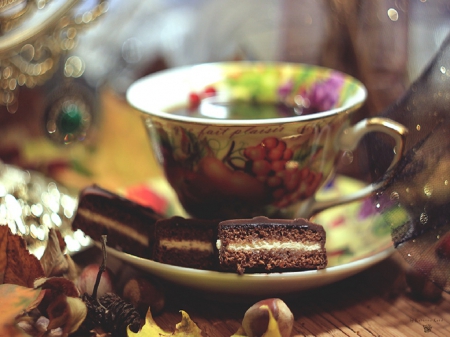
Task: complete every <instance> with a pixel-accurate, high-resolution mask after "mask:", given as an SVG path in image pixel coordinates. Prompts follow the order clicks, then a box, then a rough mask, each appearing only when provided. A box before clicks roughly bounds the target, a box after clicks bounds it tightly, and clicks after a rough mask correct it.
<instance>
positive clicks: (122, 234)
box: [72, 185, 162, 258]
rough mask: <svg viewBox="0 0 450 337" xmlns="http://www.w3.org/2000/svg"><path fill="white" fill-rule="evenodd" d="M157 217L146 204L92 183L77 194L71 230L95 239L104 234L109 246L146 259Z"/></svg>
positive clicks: (158, 215)
mask: <svg viewBox="0 0 450 337" xmlns="http://www.w3.org/2000/svg"><path fill="white" fill-rule="evenodd" d="M161 218H162V216H161V215H160V214H158V213H156V212H155V211H154V210H153V209H151V208H149V207H145V206H141V205H139V204H137V203H135V202H133V201H131V200H129V199H126V198H123V197H121V196H119V195H117V194H115V193H112V192H110V191H107V190H105V189H103V188H101V187H99V186H97V185H93V186H89V187H87V188H85V189H83V190H82V191H81V192H80V194H79V202H78V208H77V212H76V215H75V218H74V220H73V222H72V229H73V230H77V229H80V230H81V231H83V232H84V233H85V234H86V235H88V236H90V237H91V238H92V239H93V240H95V241H100V240H101V236H102V235H105V234H106V235H107V245H108V246H109V247H112V248H115V249H117V250H120V251H123V252H126V253H129V254H132V255H135V256H139V257H145V258H150V257H151V253H152V249H153V246H152V244H153V234H154V228H155V222H156V221H157V220H158V219H161Z"/></svg>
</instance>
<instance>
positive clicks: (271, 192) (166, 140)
mask: <svg viewBox="0 0 450 337" xmlns="http://www.w3.org/2000/svg"><path fill="white" fill-rule="evenodd" d="M221 70H222V71H223V79H222V80H220V81H218V82H215V83H205V85H204V86H203V87H201V86H200V87H196V88H195V89H192V91H190V92H187V93H186V101H185V108H186V110H187V111H186V110H183V111H182V112H179V111H178V112H177V113H175V114H176V115H178V113H180V114H182V115H183V116H195V117H197V118H198V117H205V116H203V115H202V114H201V111H199V110H201V108H202V107H203V105H202V103H208V102H211V101H214V102H216V98H217V102H222V101H221V99H222V98H223V97H225V99H228V100H229V101H227V102H244V103H256V106H257V108H256V109H255V107H254V106H251V104H248V106H246V105H245V104H244V108H245V109H246V111H244V112H240V114H241V115H240V118H237V119H250V120H253V119H255V120H256V119H261V118H273V116H275V117H285V115H282V114H281V113H279V112H278V111H279V110H276V112H275V115H274V113H273V110H274V109H278V108H279V107H280V106H283V107H285V106H286V107H288V108H291V110H292V109H294V110H295V109H297V111H295V114H292V112H291V114H290V115H286V116H293V115H299V114H307V113H313V112H317V111H323V110H328V109H330V108H333V107H336V106H342V104H343V101H345V100H346V99H347V97H349V96H351V95H353V93H354V92H355V89H359V87H358V85H357V84H356V83H355V82H353V81H351V80H347V79H346V77H345V75H344V74H341V73H339V72H336V71H331V70H326V69H321V70H318V68H316V67H308V66H302V67H298V66H292V67H291V66H288V67H279V66H277V65H274V66H270V65H269V66H267V65H264V66H261V67H258V66H252V67H248V68H247V67H242V66H231V67H224V68H223V69H222V68H221ZM352 86H353V88H352ZM211 97H212V98H211ZM207 99H209V101H205V100H207ZM260 103H261V104H260ZM230 105H231V106H233V104H230ZM264 105H265V106H266V107H267V106H268V105H271V106H270V108H271V109H272V112H268V111H267V110H264V109H262V108H261V107H263V106H264ZM199 107H200V109H198V108H199ZM217 118H220V117H217ZM205 120H206V118H203V120H202V123H197V122H195V123H191V124H189V123H188V124H186V123H184V122H182V121H175V120H172V121H171V120H168V119H164V118H161V119H160V118H157V117H154V116H153V117H152V119H151V121H150V119H149V120H148V121H149V122H148V123H149V124H151V125H152V126H153V127H152V128H151V129H150V130H151V137H152V142H153V144H154V145H155V146H154V148H155V152H156V153H157V157H159V159H160V162H161V163H162V165H163V167H164V172H165V174H166V177H167V179H168V181H169V183H170V184H171V185H172V187H174V189H175V191H176V192H177V194H178V198H179V200H180V202H181V204H182V205H183V207H184V208H185V210H186V211H187V212H188V213H189V214H190V215H193V216H199V217H218V216H219V217H235V216H244V215H245V216H256V215H261V214H271V215H274V214H275V212H277V211H279V210H280V209H283V208H286V207H288V206H291V205H293V204H294V203H296V202H297V201H299V200H305V199H307V198H308V197H310V196H312V195H313V194H314V193H315V192H316V191H317V189H318V188H319V187H320V186H321V185H322V184H323V183H324V181H325V180H326V179H327V177H328V176H329V175H330V174H331V172H332V169H333V166H334V162H335V159H336V154H337V153H336V151H337V150H336V146H335V145H334V144H333V139H335V137H336V134H337V132H339V130H340V129H341V128H342V126H343V125H344V124H345V123H346V122H347V120H348V117H347V116H346V115H344V114H340V115H332V116H327V117H326V118H322V119H320V120H305V121H299V122H295V123H279V122H276V123H275V122H273V123H243V124H242V125H240V126H237V125H226V124H223V123H215V122H211V123H203V121H205Z"/></svg>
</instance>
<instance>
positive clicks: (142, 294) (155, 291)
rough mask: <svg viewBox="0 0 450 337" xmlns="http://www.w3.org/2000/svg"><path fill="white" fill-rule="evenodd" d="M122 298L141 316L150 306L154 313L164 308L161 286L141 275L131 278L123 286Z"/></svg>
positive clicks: (143, 315)
mask: <svg viewBox="0 0 450 337" xmlns="http://www.w3.org/2000/svg"><path fill="white" fill-rule="evenodd" d="M122 298H123V299H124V300H126V301H128V302H130V303H131V304H132V305H133V306H134V307H135V308H136V310H137V311H138V312H139V314H140V315H141V316H142V317H145V315H146V313H147V311H148V308H149V307H150V309H151V312H152V314H154V315H156V314H158V313H160V312H162V310H163V309H164V305H165V296H164V292H163V291H162V289H161V287H159V286H158V285H156V284H155V283H154V282H151V281H150V280H148V279H145V278H143V277H136V278H132V279H130V280H128V281H127V283H126V284H125V286H124V288H123V294H122Z"/></svg>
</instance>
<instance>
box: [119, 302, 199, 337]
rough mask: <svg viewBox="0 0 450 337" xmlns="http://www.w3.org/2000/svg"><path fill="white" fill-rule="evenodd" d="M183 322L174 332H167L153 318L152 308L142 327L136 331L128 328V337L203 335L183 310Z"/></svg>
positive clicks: (186, 336) (197, 336)
mask: <svg viewBox="0 0 450 337" xmlns="http://www.w3.org/2000/svg"><path fill="white" fill-rule="evenodd" d="M180 312H181V322H180V323H178V324H177V325H176V326H175V331H174V332H167V331H164V330H163V329H161V328H160V327H159V326H158V324H156V322H155V321H154V319H153V316H152V313H151V312H150V308H149V309H148V311H147V315H146V317H145V324H144V326H143V327H142V329H141V330H140V331H139V332H137V333H135V332H133V331H131V330H130V328H129V327H128V328H127V336H128V337H202V334H201V330H200V329H199V327H198V326H197V324H195V323H194V322H193V321H192V320H191V318H190V317H189V315H188V314H187V313H186V312H185V311H183V310H181V311H180Z"/></svg>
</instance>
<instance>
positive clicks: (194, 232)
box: [153, 216, 219, 270]
mask: <svg viewBox="0 0 450 337" xmlns="http://www.w3.org/2000/svg"><path fill="white" fill-rule="evenodd" d="M218 223H219V221H218V220H201V219H185V218H182V217H179V216H175V217H171V218H168V219H163V220H158V221H157V222H156V225H155V244H154V254H153V259H154V260H155V261H158V262H161V263H166V264H171V265H176V266H181V267H189V268H196V269H208V270H213V269H217V262H218V259H217V251H216V249H215V243H216V240H217V226H218Z"/></svg>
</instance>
